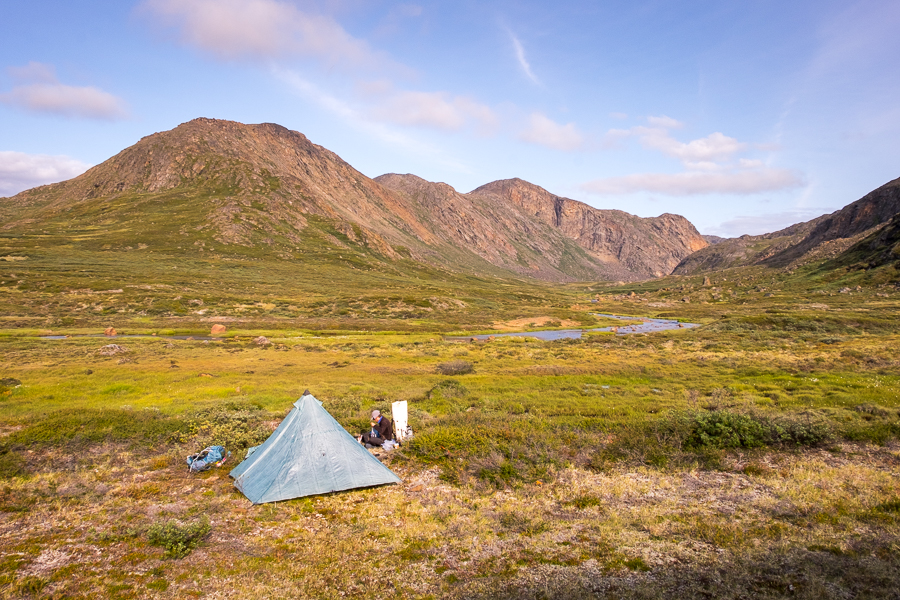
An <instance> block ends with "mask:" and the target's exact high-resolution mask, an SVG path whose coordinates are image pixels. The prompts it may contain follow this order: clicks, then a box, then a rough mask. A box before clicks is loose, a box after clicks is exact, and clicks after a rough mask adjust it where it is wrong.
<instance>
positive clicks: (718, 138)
mask: <svg viewBox="0 0 900 600" xmlns="http://www.w3.org/2000/svg"><path fill="white" fill-rule="evenodd" d="M647 122H648V123H649V124H650V125H651V127H647V126H638V127H632V128H630V129H610V130H609V131H608V132H607V133H606V135H605V136H604V139H603V142H602V145H603V146H604V147H607V148H609V147H615V146H618V145H620V144H621V143H622V141H623V140H625V139H627V138H629V137H637V138H638V139H639V140H640V143H641V145H642V146H644V147H645V148H649V149H652V150H657V151H659V152H661V153H663V154H665V155H666V156H670V157H672V158H677V159H678V160H680V161H681V164H682V165H683V166H684V168H685V169H686V170H685V171H683V172H681V173H635V174H632V175H625V176H621V177H607V178H604V179H597V180H594V181H589V182H587V183H584V184H582V185H581V186H580V187H581V189H583V190H584V191H586V192H589V193H592V194H601V195H622V194H634V193H638V192H649V193H657V194H666V195H670V196H693V195H700V194H757V193H760V192H770V191H777V190H785V189H789V188H794V187H799V186H803V185H805V182H804V179H803V176H802V174H800V173H798V172H796V171H792V170H790V169H779V168H773V167H769V166H766V164H765V163H764V162H763V161H762V160H759V159H748V158H738V159H737V160H735V155H737V154H740V153H742V152H745V151H747V150H748V149H750V148H751V146H750V144H746V143H744V142H740V141H738V140H736V139H735V138H732V137H729V136H727V135H725V134H723V133H721V132H718V131H717V132H715V133H711V134H709V135H708V136H706V137H703V138H699V139H696V140H691V141H690V142H687V143H685V142H680V141H678V140H676V139H675V138H673V137H672V136H670V135H669V129H675V128H681V127H683V126H684V125H683V123H681V122H680V121H677V120H675V119H673V118H671V117H667V116H661V117H647Z"/></svg>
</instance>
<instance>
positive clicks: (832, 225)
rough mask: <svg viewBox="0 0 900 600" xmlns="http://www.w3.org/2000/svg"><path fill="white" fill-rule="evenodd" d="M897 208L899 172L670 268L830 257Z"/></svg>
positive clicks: (695, 269) (689, 270) (686, 270)
mask: <svg viewBox="0 0 900 600" xmlns="http://www.w3.org/2000/svg"><path fill="white" fill-rule="evenodd" d="M898 213H900V178H898V179H895V180H893V181H890V182H888V183H886V184H884V185H883V186H881V187H879V188H878V189H876V190H873V191H872V192H869V193H868V194H866V195H865V196H863V197H862V198H860V199H859V200H857V201H856V202H853V203H852V204H848V205H847V206H845V207H844V208H842V209H841V210H838V211H835V212H833V213H831V214H829V215H822V216H821V217H817V218H815V219H813V220H811V221H806V222H804V223H798V224H796V225H791V226H790V227H787V228H785V229H782V230H780V231H776V232H774V233H767V234H764V235H743V236H741V237H739V238H731V239H726V240H722V241H719V242H718V243H714V244H712V245H710V246H709V247H707V248H704V249H702V250H700V251H698V252H695V253H694V254H691V255H690V256H688V257H687V258H685V259H684V260H683V261H682V262H681V263H680V264H679V265H677V266H676V267H675V269H674V271H673V274H675V275H691V274H697V273H704V272H709V271H715V270H721V269H727V268H731V267H741V266H748V265H764V266H769V267H788V266H791V265H796V264H801V263H804V262H808V261H811V260H817V259H822V258H827V259H834V258H836V257H838V256H840V255H841V254H842V253H844V252H846V251H849V249H850V248H851V247H852V246H854V245H855V244H857V243H858V242H861V241H862V240H864V239H867V238H869V237H871V236H876V235H877V232H878V231H879V230H880V229H881V228H883V227H885V225H886V224H887V223H888V222H889V221H890V220H891V219H892V218H893V217H894V216H895V215H897V214H898Z"/></svg>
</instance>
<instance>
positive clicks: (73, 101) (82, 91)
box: [0, 62, 128, 120]
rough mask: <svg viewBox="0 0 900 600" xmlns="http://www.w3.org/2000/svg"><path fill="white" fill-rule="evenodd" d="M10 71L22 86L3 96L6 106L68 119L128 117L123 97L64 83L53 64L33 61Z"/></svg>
mask: <svg viewBox="0 0 900 600" xmlns="http://www.w3.org/2000/svg"><path fill="white" fill-rule="evenodd" d="M8 71H9V74H10V76H11V77H12V78H13V79H15V80H17V81H19V82H20V83H19V84H18V85H15V86H14V87H13V89H12V90H10V91H9V92H5V93H0V102H2V103H3V104H7V105H9V106H15V107H17V108H22V109H24V110H27V111H30V112H36V113H45V114H55V115H62V116H66V117H83V118H88V119H103V120H116V119H124V118H126V117H127V116H128V110H127V109H126V105H125V101H124V100H122V99H121V98H118V97H116V96H114V95H112V94H110V93H109V92H105V91H103V90H101V89H99V88H96V87H93V86H85V87H78V86H72V85H66V84H64V83H60V82H59V81H58V80H57V78H56V71H55V69H54V68H53V66H51V65H46V64H43V63H37V62H30V63H28V64H27V65H26V66H24V67H11V68H10V69H9V70H8Z"/></svg>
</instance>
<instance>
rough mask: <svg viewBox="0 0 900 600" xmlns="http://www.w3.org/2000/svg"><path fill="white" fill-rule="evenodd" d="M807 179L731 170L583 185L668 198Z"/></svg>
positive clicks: (752, 190) (756, 189)
mask: <svg viewBox="0 0 900 600" xmlns="http://www.w3.org/2000/svg"><path fill="white" fill-rule="evenodd" d="M803 183H804V180H803V178H802V177H801V176H800V174H798V173H797V172H795V171H792V170H789V169H774V168H761V169H754V170H739V169H728V170H725V171H719V172H704V171H687V172H683V173H635V174H633V175H624V176H622V177H607V178H604V179H597V180H595V181H589V182H587V183H584V184H582V185H581V186H580V187H581V189H583V190H584V191H586V192H590V193H592V194H601V195H621V194H633V193H635V192H652V193H656V194H666V195H668V196H695V195H700V194H741V195H745V194H758V193H760V192H772V191H777V190H784V189H788V188H793V187H799V186H801V185H803Z"/></svg>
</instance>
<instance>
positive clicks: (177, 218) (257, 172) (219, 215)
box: [0, 118, 706, 281]
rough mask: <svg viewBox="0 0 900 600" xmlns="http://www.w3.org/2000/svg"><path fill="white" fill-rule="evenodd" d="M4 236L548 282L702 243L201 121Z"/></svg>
mask: <svg viewBox="0 0 900 600" xmlns="http://www.w3.org/2000/svg"><path fill="white" fill-rule="evenodd" d="M0 235H2V236H4V237H7V238H15V239H16V240H17V243H18V244H21V245H23V247H29V245H31V247H38V246H40V245H41V244H43V243H48V241H49V240H50V239H53V240H56V241H54V242H52V243H63V244H66V245H68V246H71V247H73V248H78V249H81V250H91V251H112V252H115V251H132V250H134V249H141V250H148V251H157V252H158V251H165V252H169V253H171V254H173V255H177V254H179V253H181V254H185V253H193V254H201V255H205V256H216V255H221V256H227V255H230V254H239V255H242V256H263V255H265V256H272V257H278V258H280V259H284V260H294V261H309V260H313V259H314V258H315V257H322V256H325V255H327V256H329V257H331V258H333V259H334V260H338V261H339V262H340V263H341V265H342V266H343V267H347V268H354V269H360V270H368V269H376V268H378V269H380V268H388V267H390V268H395V265H396V263H397V262H398V261H403V260H412V261H415V262H417V263H419V264H423V265H431V266H433V267H436V268H439V269H444V270H449V271H464V272H467V273H470V274H476V275H477V274H484V275H498V274H506V275H510V274H512V273H515V274H517V275H520V276H521V275H527V276H529V277H534V278H537V279H542V280H546V281H574V280H592V279H623V280H636V279H644V278H648V277H653V276H659V275H665V274H668V273H669V272H670V271H671V269H672V268H674V266H675V265H677V264H678V262H679V261H680V260H681V259H682V258H684V257H685V256H687V255H688V254H689V253H690V252H691V251H692V250H696V249H698V248H701V247H703V246H704V245H705V244H706V242H705V241H704V240H703V238H702V237H701V236H700V235H699V234H698V233H697V231H696V230H695V229H694V228H693V226H692V225H691V224H690V223H689V222H688V221H687V220H685V219H684V218H682V217H678V216H675V215H662V216H660V217H656V218H653V219H642V218H639V217H635V216H633V215H629V214H627V213H624V212H621V211H601V210H597V209H593V208H591V207H589V206H587V205H585V204H582V203H580V202H576V201H574V200H569V199H565V198H559V197H557V196H554V195H552V194H550V193H549V192H547V191H546V190H543V189H542V188H539V187H537V186H534V185H532V184H529V183H527V182H524V181H521V180H510V181H505V182H502V181H501V182H494V183H492V184H488V185H486V186H482V187H481V188H478V189H477V190H475V191H474V192H472V193H470V194H460V193H459V192H457V191H456V190H454V189H453V188H452V187H450V186H449V185H446V184H443V183H431V182H427V181H425V180H422V179H420V178H418V177H415V176H413V175H393V174H392V175H384V176H381V177H379V178H377V179H375V180H373V179H370V178H368V177H366V176H365V175H363V174H362V173H360V172H359V171H357V170H355V169H354V168H353V167H352V166H350V165H349V164H348V163H346V162H345V161H344V160H342V159H341V158H340V157H339V156H337V155H336V154H334V153H333V152H331V151H329V150H327V149H325V148H323V147H321V146H318V145H316V144H313V143H312V142H310V141H309V140H308V139H307V138H306V137H305V136H304V135H303V134H301V133H298V132H295V131H290V130H288V129H286V128H284V127H282V126H280V125H275V124H271V123H263V124H259V125H244V124H241V123H235V122H232V121H222V120H215V119H205V118H201V119H195V120H193V121H190V122H188V123H184V124H182V125H180V126H178V127H176V128H175V129H172V130H170V131H165V132H161V133H156V134H153V135H150V136H147V137H145V138H143V139H141V140H140V141H139V142H138V143H136V144H135V145H133V146H131V147H129V148H127V149H125V150H123V151H122V152H120V153H119V154H117V155H116V156H114V157H112V158H110V159H109V160H107V161H106V162H104V163H102V164H100V165H97V166H96V167H93V168H91V169H90V170H88V171H87V172H85V173H84V174H82V175H80V176H78V177H76V178H74V179H71V180H69V181H64V182H61V183H56V184H51V185H47V186H41V187H38V188H34V189H32V190H28V191H25V192H22V193H20V194H18V195H16V196H14V197H12V198H8V199H4V200H2V201H0ZM54 235H55V236H58V237H53V236H54ZM204 253H205V254H204ZM392 265H393V266H392Z"/></svg>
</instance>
